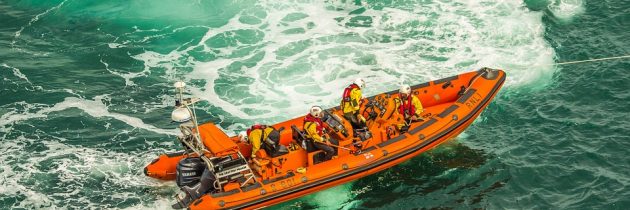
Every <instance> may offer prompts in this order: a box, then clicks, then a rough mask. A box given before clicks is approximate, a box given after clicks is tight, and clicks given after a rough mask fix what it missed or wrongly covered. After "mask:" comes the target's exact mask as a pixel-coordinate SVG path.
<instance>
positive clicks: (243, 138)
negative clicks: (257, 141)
mask: <svg viewBox="0 0 630 210" xmlns="http://www.w3.org/2000/svg"><path fill="white" fill-rule="evenodd" d="M238 139H240V140H241V141H242V142H247V133H246V132H245V131H241V132H240V133H239V134H238Z"/></svg>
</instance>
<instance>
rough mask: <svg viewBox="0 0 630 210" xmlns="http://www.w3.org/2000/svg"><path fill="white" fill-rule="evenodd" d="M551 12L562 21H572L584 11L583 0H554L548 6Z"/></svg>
mask: <svg viewBox="0 0 630 210" xmlns="http://www.w3.org/2000/svg"><path fill="white" fill-rule="evenodd" d="M547 8H548V9H549V11H551V13H553V15H554V16H555V17H557V18H558V19H560V20H562V21H570V20H571V19H573V18H574V17H575V16H578V15H581V14H582V13H584V2H583V1H582V0H554V1H552V2H551V3H550V4H549V6H548V7H547Z"/></svg>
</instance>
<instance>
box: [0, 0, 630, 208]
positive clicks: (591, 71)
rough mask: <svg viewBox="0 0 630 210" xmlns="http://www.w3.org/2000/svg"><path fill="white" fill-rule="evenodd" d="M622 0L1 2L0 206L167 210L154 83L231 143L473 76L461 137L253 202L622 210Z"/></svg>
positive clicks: (161, 100)
mask: <svg viewBox="0 0 630 210" xmlns="http://www.w3.org/2000/svg"><path fill="white" fill-rule="evenodd" d="M629 37H630V2H629V1H627V0H605V1H595V0H526V1H524V2H523V1H514V0H479V1H472V0H471V1H467V0H418V1H408V0H385V1H374V0H368V1H366V0H357V1H350V0H348V1H343V0H338V1H332V0H329V1H308V0H300V1H270V0H269V1H267V0H261V1H254V0H232V1H228V0H217V1H202V0H194V1H193V0H182V1H164V0H152V1H149V0H134V1H119V0H112V1H89V0H46V1H43V0H21V1H17V0H0V74H1V75H2V80H1V81H0V91H1V92H0V139H1V142H0V209H167V208H170V204H171V203H173V196H174V195H175V194H176V193H177V191H178V189H177V187H176V186H175V183H173V182H162V181H157V180H153V179H150V178H148V177H145V176H144V175H143V173H142V169H143V167H144V166H145V165H146V164H147V163H149V162H150V161H151V160H152V159H153V158H155V157H156V156H157V155H159V154H162V153H164V152H168V151H176V150H179V149H181V148H180V146H179V144H178V143H176V140H175V135H176V134H177V131H176V130H175V127H176V126H175V125H174V124H171V123H170V119H169V116H170V112H171V110H172V104H173V100H174V97H173V96H174V93H173V88H172V83H173V82H175V81H179V80H183V81H186V82H187V83H188V84H189V89H190V92H191V94H192V95H195V96H197V97H200V98H202V99H204V100H205V102H203V103H202V104H201V107H200V108H199V110H198V114H199V115H200V119H201V120H202V121H204V122H214V123H217V124H218V125H220V126H221V127H222V128H223V129H224V130H225V131H226V132H227V133H229V134H234V133H236V132H239V131H241V130H243V129H244V128H245V127H246V126H248V125H250V124H252V123H254V122H260V123H274V122H279V121H282V120H286V119H290V118H293V117H295V116H299V115H302V114H304V113H305V112H306V110H307V108H308V107H310V106H311V105H316V104H318V105H323V106H334V105H336V104H337V102H338V100H339V97H340V95H341V92H342V90H343V88H344V87H345V86H346V85H347V84H348V83H349V82H350V81H352V80H354V79H355V78H356V77H363V78H365V80H366V81H367V88H366V91H365V92H366V94H368V95H372V94H376V93H379V92H383V91H388V90H393V89H395V88H396V87H398V86H399V84H400V83H402V82H404V83H410V84H416V83H421V82H425V81H428V80H433V79H439V78H442V77H446V76H452V75H454V74H458V73H462V72H466V71H471V70H474V69H478V68H480V67H484V66H487V67H493V68H501V69H505V71H506V72H507V75H508V78H507V81H506V84H505V85H504V87H503V89H502V90H501V92H500V93H499V94H498V95H497V97H496V98H495V100H494V101H493V102H492V103H491V104H490V105H489V106H488V107H487V109H486V111H484V112H483V113H482V114H481V116H479V118H478V119H477V120H476V121H475V123H473V124H472V125H471V126H470V127H469V128H468V129H467V130H466V131H465V132H464V133H463V134H461V135H460V136H459V137H457V138H455V139H454V140H452V141H450V142H448V143H446V144H443V145H441V146H439V147H438V148H436V149H434V150H431V151H429V152H427V153H424V154H422V155H420V156H418V157H415V158H413V159H411V160H409V161H407V162H405V163H402V164H400V165H398V166H395V167H392V168H390V169H387V170H385V171H383V172H380V173H377V174H374V175H371V176H368V177H365V178H362V179H359V180H356V181H353V182H351V183H347V184H344V185H340V186H337V187H334V188H330V189H328V190H325V191H322V192H319V193H315V194H312V195H308V196H305V197H303V198H299V199H296V200H292V201H288V202H285V203H282V204H279V205H276V206H273V207H270V209H297V208H300V209H372V208H376V209H414V208H418V209H473V208H484V209H630V175H628V174H630V157H629V156H628V154H629V152H628V151H629V150H630V112H629V110H630V91H629V89H630V60H628V59H626V60H623V59H619V60H609V61H605V62H591V63H580V64H572V65H554V64H556V63H561V62H565V61H574V60H584V59H591V58H603V57H611V56H621V55H628V54H630V42H629V41H628V40H630V38H629Z"/></svg>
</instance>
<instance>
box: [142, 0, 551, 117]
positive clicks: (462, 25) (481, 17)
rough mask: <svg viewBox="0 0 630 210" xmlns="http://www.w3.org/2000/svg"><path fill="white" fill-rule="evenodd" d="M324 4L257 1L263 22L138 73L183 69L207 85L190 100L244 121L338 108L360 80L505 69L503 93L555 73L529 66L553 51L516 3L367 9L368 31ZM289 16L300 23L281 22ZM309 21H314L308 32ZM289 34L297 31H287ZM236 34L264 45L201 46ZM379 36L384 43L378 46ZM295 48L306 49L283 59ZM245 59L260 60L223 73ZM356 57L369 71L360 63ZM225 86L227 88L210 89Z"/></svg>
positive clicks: (377, 86) (391, 83)
mask: <svg viewBox="0 0 630 210" xmlns="http://www.w3.org/2000/svg"><path fill="white" fill-rule="evenodd" d="M327 5H328V4H326V3H318V2H309V3H304V4H300V3H295V2H291V3H283V2H276V1H262V2H260V3H259V4H258V5H257V7H258V8H259V9H262V10H265V11H266V16H265V17H264V18H263V19H262V23H260V24H245V23H241V22H239V18H240V17H242V15H244V14H239V15H237V16H235V17H233V18H232V19H231V20H230V21H229V23H228V24H226V25H224V26H222V27H219V28H211V29H209V30H208V32H207V33H206V34H205V35H204V37H203V38H202V39H201V41H200V42H199V43H198V44H197V45H193V46H190V47H187V48H185V49H178V50H174V51H172V52H170V53H167V54H161V53H157V52H152V51H146V52H145V53H142V54H139V55H135V56H134V58H136V59H138V60H141V61H144V63H145V69H150V68H155V67H160V68H166V69H167V74H168V75H170V76H169V77H170V78H169V79H175V78H177V79H179V78H181V76H179V75H180V74H181V72H180V73H177V70H176V68H177V67H176V66H174V65H173V63H181V62H182V61H185V62H187V63H188V64H187V65H188V66H194V70H193V72H191V73H188V74H185V75H184V77H185V79H186V80H194V79H202V80H204V81H205V85H204V86H203V87H197V86H191V87H190V88H191V89H192V91H191V92H192V93H193V94H194V95H195V96H198V97H201V98H202V99H205V100H207V101H209V102H210V103H211V104H212V105H213V106H215V107H219V108H221V109H222V110H223V111H226V112H228V113H229V114H231V115H232V116H234V117H237V118H241V119H274V117H276V116H280V115H282V116H285V117H290V116H295V115H299V114H302V113H304V112H305V110H306V109H307V107H308V106H310V105H315V104H320V105H324V106H331V105H336V104H337V103H338V98H339V95H340V94H341V93H340V90H341V89H343V87H345V86H346V85H347V84H348V83H349V82H350V81H351V80H352V79H354V78H355V77H357V76H360V77H364V78H367V79H366V80H367V82H368V88H367V89H366V91H365V92H366V94H368V95H370V94H375V93H378V92H382V91H385V90H391V89H394V88H395V87H397V86H398V85H399V84H400V83H402V82H406V83H414V84H415V83H420V82H423V81H427V80H433V79H438V78H442V77H446V76H450V75H453V74H457V73H461V72H465V71H470V70H473V69H478V68H480V67H484V66H487V67H494V68H502V69H506V70H507V71H508V74H509V77H508V81H507V83H506V86H514V85H517V86H518V85H522V84H528V83H531V82H533V81H540V80H542V81H547V80H549V79H550V77H551V74H552V72H553V68H551V67H535V68H532V67H531V66H533V65H541V64H542V65H545V64H552V63H553V56H554V52H553V49H552V48H551V47H550V46H549V44H547V43H546V42H545V41H544V38H543V34H544V27H543V25H542V22H541V17H542V13H541V12H532V11H529V10H527V8H526V7H524V6H523V5H522V3H520V2H514V1H509V0H504V1H498V2H485V1H484V2H477V1H446V2H441V1H438V2H433V3H431V4H428V5H416V7H410V8H384V9H382V10H372V9H369V8H368V10H367V11H366V12H364V13H363V14H361V15H362V16H369V17H371V20H372V24H371V26H370V27H348V26H346V24H350V23H351V22H352V20H351V18H353V17H356V15H348V12H349V11H351V10H353V9H356V8H358V7H356V6H353V5H346V7H347V9H345V10H341V11H337V10H330V9H326V6H327ZM368 7H369V5H368ZM294 13H301V14H304V16H306V17H304V18H302V19H299V20H295V21H285V20H284V18H285V17H287V16H288V15H290V14H294ZM335 18H338V19H339V18H341V19H340V20H339V21H338V20H335ZM309 23H314V25H311V26H310V27H311V28H310V29H309V28H308V27H307V25H308V24H309ZM294 28H303V29H304V32H303V33H288V34H287V33H285V31H286V30H288V29H294ZM175 30H177V29H175ZM236 30H252V31H257V32H259V33H264V38H263V40H262V41H260V42H258V43H247V44H244V43H238V44H237V45H236V46H227V47H222V48H214V49H211V48H210V47H209V46H207V45H206V41H207V40H209V39H212V38H216V37H218V36H222V35H228V37H230V36H232V37H233V36H234V33H236V32H237V31H236ZM384 37H389V38H387V39H389V40H390V41H378V40H382V39H384ZM299 43H310V44H309V46H307V47H305V48H304V49H303V50H301V51H297V52H294V53H290V54H288V55H282V56H280V54H279V53H286V51H287V50H288V49H289V50H290V49H291V48H292V47H294V46H297V45H299ZM200 46H201V47H202V48H203V49H205V51H206V52H207V53H209V54H216V53H217V52H218V54H216V55H217V56H218V58H217V59H215V60H212V61H208V62H200V61H195V60H194V59H191V57H190V56H189V54H188V53H189V52H190V51H192V50H193V49H199V48H198V47H200ZM252 46H255V47H257V49H256V50H253V51H251V52H250V53H249V54H246V55H242V54H239V55H238V56H234V55H233V54H234V52H237V51H240V50H242V49H243V48H245V47H252ZM260 55H263V56H262V58H257V56H260ZM252 59H257V60H259V61H257V62H256V63H255V65H254V66H251V67H245V66H243V67H242V68H241V69H240V70H238V71H234V70H228V69H229V68H231V66H232V65H234V64H236V63H239V62H247V61H249V60H252ZM362 59H363V60H367V61H366V62H367V64H361V63H360V62H358V61H357V60H362ZM300 69H301V70H300ZM296 72H300V73H296ZM228 78H231V79H230V81H232V83H230V86H226V85H225V84H219V83H217V81H220V80H225V79H228ZM224 88H230V89H231V90H229V91H226V90H225V89H224ZM226 92H227V93H226ZM236 94H238V95H236ZM275 119H276V120H277V118H275ZM263 121H264V120H263Z"/></svg>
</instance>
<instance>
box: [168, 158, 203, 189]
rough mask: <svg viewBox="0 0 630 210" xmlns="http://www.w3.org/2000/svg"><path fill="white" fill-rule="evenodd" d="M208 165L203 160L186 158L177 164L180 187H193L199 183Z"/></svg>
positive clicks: (178, 184) (177, 180) (177, 179)
mask: <svg viewBox="0 0 630 210" xmlns="http://www.w3.org/2000/svg"><path fill="white" fill-rule="evenodd" d="M205 168H206V165H205V164H204V162H203V161H202V160H201V158H196V157H195V158H184V159H182V160H180V161H179V163H177V178H176V179H175V181H176V182H177V186H178V187H180V188H181V187H184V186H189V187H190V186H193V185H195V184H197V183H198V182H199V179H200V178H201V174H202V173H203V170H204V169H205Z"/></svg>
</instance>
